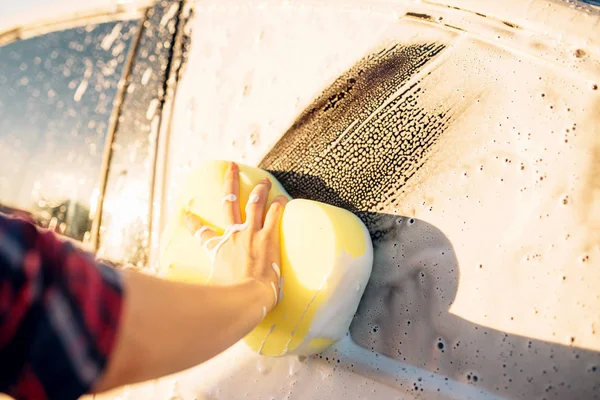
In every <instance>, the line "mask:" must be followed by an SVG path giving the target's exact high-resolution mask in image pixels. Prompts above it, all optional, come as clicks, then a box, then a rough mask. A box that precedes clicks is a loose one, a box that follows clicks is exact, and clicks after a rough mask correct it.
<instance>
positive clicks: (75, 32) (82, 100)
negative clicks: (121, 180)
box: [0, 21, 137, 240]
mask: <svg viewBox="0 0 600 400" xmlns="http://www.w3.org/2000/svg"><path fill="white" fill-rule="evenodd" d="M136 26H137V22H136V21H121V22H110V23H104V24H100V25H88V26H82V27H77V28H73V29H69V30H65V31H61V32H53V33H50V34H46V35H43V36H39V37H35V38H32V39H28V40H24V41H17V42H13V43H10V44H8V45H6V46H3V47H0V160H2V162H1V163H0V209H4V211H9V212H10V211H11V210H14V209H21V210H27V211H29V212H31V213H32V214H33V217H34V218H35V219H36V220H37V222H38V223H39V224H41V225H42V226H44V227H49V228H52V229H54V230H56V231H58V232H60V233H63V234H65V235H67V236H70V237H72V238H75V239H78V240H83V239H84V238H85V237H86V235H89V233H88V232H89V229H90V227H91V222H90V218H89V216H90V200H92V197H94V196H97V195H98V193H97V189H96V187H97V185H98V180H99V177H100V167H101V163H102V153H103V149H104V145H105V143H104V142H105V139H106V134H107V128H108V123H109V119H110V116H111V113H112V107H113V101H114V99H115V96H116V94H117V85H118V82H119V80H120V79H121V75H122V71H123V67H124V62H125V59H126V57H127V52H128V50H129V47H130V44H131V39H132V37H133V34H134V31H135V28H136Z"/></svg>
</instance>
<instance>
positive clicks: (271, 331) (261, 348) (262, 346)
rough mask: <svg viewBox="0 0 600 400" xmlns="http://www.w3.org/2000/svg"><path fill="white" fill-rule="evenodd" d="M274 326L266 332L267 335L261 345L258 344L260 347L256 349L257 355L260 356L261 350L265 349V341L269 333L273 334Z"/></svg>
mask: <svg viewBox="0 0 600 400" xmlns="http://www.w3.org/2000/svg"><path fill="white" fill-rule="evenodd" d="M275 326H276V325H275V324H273V326H271V329H269V332H267V334H266V335H265V338H264V339H263V341H262V343H261V344H260V347H259V349H258V354H260V355H262V351H263V348H264V347H265V343H267V339H268V338H269V336H270V335H271V333H273V331H274V330H275Z"/></svg>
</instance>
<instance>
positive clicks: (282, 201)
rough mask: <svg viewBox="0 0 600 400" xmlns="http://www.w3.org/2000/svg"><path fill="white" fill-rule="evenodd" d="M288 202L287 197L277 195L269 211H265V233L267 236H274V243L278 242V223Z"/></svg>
mask: <svg viewBox="0 0 600 400" xmlns="http://www.w3.org/2000/svg"><path fill="white" fill-rule="evenodd" d="M288 202H289V200H288V199H287V197H285V196H281V195H279V196H277V197H275V199H274V200H273V203H271V206H270V207H269V211H267V216H266V218H265V225H264V229H265V231H267V234H273V235H276V236H275V237H274V238H273V239H274V240H275V242H276V243H277V242H278V240H279V223H280V221H281V216H282V215H283V210H284V208H285V205H286V204H287V203H288Z"/></svg>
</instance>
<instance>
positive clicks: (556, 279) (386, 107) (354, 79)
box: [0, 0, 600, 399]
mask: <svg viewBox="0 0 600 400" xmlns="http://www.w3.org/2000/svg"><path fill="white" fill-rule="evenodd" d="M65 4H67V3H65ZM69 7H70V6H65V7H63V8H62V9H61V10H62V11H61V12H60V13H55V14H54V15H44V19H45V20H46V21H51V23H50V25H48V24H49V23H48V22H44V23H38V22H36V21H39V18H38V16H35V15H34V17H35V18H33V17H28V18H30V19H23V21H24V22H23V23H22V24H17V25H16V27H15V26H11V27H10V29H9V28H6V29H4V28H2V27H5V26H8V25H7V24H6V22H3V20H0V23H1V24H4V25H0V32H2V31H4V32H9V33H10V35H12V36H10V37H9V36H8V33H5V34H1V33H0V40H2V38H4V40H5V42H6V43H7V46H10V45H11V44H10V43H13V44H15V45H16V44H17V42H13V39H14V38H16V37H19V36H18V35H21V36H22V37H23V38H25V39H27V40H29V38H32V39H35V38H36V37H39V35H40V34H42V35H43V34H49V32H50V33H51V32H56V29H54V28H52V26H55V27H56V26H62V25H60V24H58V23H57V21H71V22H69V23H70V24H71V25H69V26H70V27H77V26H79V27H81V26H90V25H94V26H96V24H98V23H99V22H100V23H104V24H112V25H102V24H100V25H99V26H100V28H94V29H91V28H89V29H88V30H89V32H88V30H86V29H84V31H82V32H80V34H81V35H83V37H88V36H91V37H93V38H96V39H90V40H91V43H95V41H96V42H98V46H96V47H97V48H96V51H97V53H95V55H93V57H92V56H85V57H88V58H90V59H91V58H93V59H94V60H96V61H98V60H104V61H102V63H103V64H102V65H101V66H98V68H99V70H100V71H101V72H102V71H104V70H103V68H108V67H110V65H109V64H110V62H111V60H112V59H113V58H111V56H112V57H114V58H116V59H118V61H117V64H118V65H116V66H113V67H110V68H112V70H110V71H108V72H111V71H112V72H111V73H110V74H109V73H108V72H107V74H106V76H105V77H104V78H102V79H100V78H97V81H95V84H96V85H99V86H98V87H97V88H98V90H97V92H98V93H100V94H102V93H110V96H109V97H110V98H111V100H110V101H107V100H102V101H103V102H104V103H102V104H109V103H110V104H112V107H109V106H106V107H104V108H105V109H106V110H104V111H103V112H102V113H100V114H102V118H101V120H97V121H96V120H95V119H94V120H95V121H96V125H95V126H93V127H92V128H89V127H88V130H89V132H90V133H89V137H90V138H92V137H93V138H94V140H95V141H91V139H90V141H86V140H87V139H86V140H83V144H84V145H85V146H86V147H85V148H86V152H87V151H89V152H90V153H89V157H87V158H86V157H83V158H82V157H79V158H78V157H77V154H74V155H71V156H70V155H69V154H65V155H64V157H61V158H64V159H65V160H67V161H66V162H67V163H69V162H70V164H67V165H69V166H71V167H70V169H71V170H78V171H83V172H85V174H86V175H85V177H84V178H81V179H83V180H84V181H85V182H84V183H82V184H81V187H82V188H81V189H80V192H84V193H85V195H80V194H79V193H80V192H76V194H73V193H75V192H69V196H70V197H69V199H71V200H72V201H74V203H73V204H76V201H75V200H78V199H79V200H80V201H81V199H84V198H85V199H87V201H86V202H85V204H84V205H83V207H84V208H85V207H87V208H86V209H83V208H81V209H76V208H75V206H72V205H71V203H68V204H66V203H64V202H62V200H61V199H53V198H49V197H48V196H47V195H46V196H45V197H44V196H41V195H40V193H42V190H41V189H40V188H44V187H45V186H44V184H45V182H47V181H48V179H46V180H44V181H42V182H40V183H38V184H36V183H35V179H33V178H26V176H25V175H24V174H21V175H19V174H20V170H16V171H15V170H11V171H13V172H11V175H9V174H8V173H6V175H5V176H4V177H0V179H2V178H4V179H5V181H6V182H9V179H8V178H11V177H14V176H23V178H22V181H19V184H20V185H24V183H22V182H28V181H27V179H30V180H31V184H30V185H29V186H30V187H31V190H30V189H27V190H25V191H24V193H26V195H23V196H24V198H27V200H28V201H29V200H30V197H28V196H30V195H31V194H32V193H35V195H36V196H38V197H36V198H35V203H36V204H37V205H38V208H40V209H42V210H41V211H40V210H37V209H36V210H33V209H32V208H31V207H30V209H29V211H31V212H33V213H34V215H37V216H39V215H46V216H45V217H44V218H42V220H41V221H40V222H41V223H42V224H43V225H45V226H48V225H51V226H52V227H54V228H55V229H56V228H57V227H58V229H57V230H59V232H62V233H66V234H69V232H71V236H72V237H75V238H76V239H79V240H81V243H83V244H84V245H85V246H86V247H87V248H89V249H91V250H94V251H97V252H98V254H99V256H100V257H104V258H108V259H110V260H112V261H116V262H120V263H123V264H132V265H134V266H136V267H137V268H139V269H140V270H142V271H145V272H147V273H153V272H155V271H156V270H157V268H159V266H158V264H157V258H158V257H157V255H158V249H159V247H160V246H159V245H160V233H161V230H162V228H163V227H164V224H165V221H166V220H167V219H168V218H169V213H170V212H171V209H172V208H173V206H174V201H175V198H176V196H177V193H178V190H179V185H180V184H181V182H182V181H183V179H182V178H183V177H184V176H185V174H186V172H188V171H189V170H190V169H192V168H194V167H195V166H196V165H197V164H198V163H200V162H202V161H205V160H209V159H231V160H235V161H238V162H240V163H246V164H250V165H259V166H261V167H263V168H266V169H269V170H271V171H273V172H274V173H275V175H276V176H277V177H278V179H279V180H280V181H281V182H282V183H283V185H284V186H285V187H286V189H288V191H289V192H290V194H291V195H292V196H294V197H307V198H311V199H315V200H320V201H324V202H327V203H331V204H335V205H338V206H342V207H345V208H347V209H350V210H352V211H353V212H356V213H357V214H358V215H359V216H360V217H361V218H362V219H363V221H365V223H366V224H367V226H368V228H369V230H370V232H371V234H372V237H373V242H374V246H375V263H374V267H373V275H372V277H371V281H370V283H369V286H368V287H367V289H366V291H365V295H364V297H363V299H362V300H361V305H360V306H359V310H358V312H357V315H356V317H355V319H354V321H353V324H352V326H351V328H350V332H349V335H348V337H347V338H346V339H345V340H343V341H342V342H340V343H338V344H336V345H335V346H334V347H333V348H332V349H330V350H328V351H327V352H325V353H324V354H322V355H319V356H316V357H310V358H308V359H299V358H297V357H283V358H277V359H271V358H265V357H261V356H258V355H256V354H253V353H251V352H250V351H249V350H248V349H247V348H246V347H245V346H244V344H243V343H239V344H237V345H235V346H234V347H232V348H231V349H229V350H228V351H227V352H225V353H224V354H222V355H220V356H219V357H216V358H215V359H213V360H211V361H209V362H207V363H205V364H203V365H201V366H198V367H196V368H193V369H191V370H188V371H185V372H182V373H180V374H177V375H174V376H172V377H166V378H163V379H160V380H157V381H154V382H150V383H145V384H141V385H135V386H132V387H127V388H122V389H118V390H116V391H114V392H112V393H109V394H106V395H102V396H96V397H98V398H144V399H150V398H182V399H188V398H189V399H194V398H206V399H213V398H227V399H237V398H302V399H304V398H311V399H312V398H314V399H326V398H343V397H347V398H382V399H388V398H389V399H393V398H428V399H429V398H443V399H449V398H452V399H467V398H474V399H475V398H511V399H521V398H527V399H528V398H547V399H552V398H555V399H565V398H581V399H584V398H585V399H587V398H590V399H591V398H595V397H598V396H600V384H599V382H600V334H599V333H598V329H599V327H600V319H599V318H600V312H598V311H599V310H600V299H599V298H598V287H599V286H598V285H599V284H600V272H598V271H599V270H598V268H597V267H598V265H600V233H599V232H600V185H599V184H598V182H599V181H598V177H599V176H600V170H599V169H598V168H600V167H599V165H600V139H598V138H600V128H599V127H600V124H599V122H600V90H598V85H600V64H599V62H598V60H600V12H599V11H598V9H597V8H594V7H592V6H590V5H585V4H583V3H563V2H554V1H545V0H529V1H510V2H492V1H488V2H479V1H474V0H473V1H472V0H446V1H441V0H440V1H437V0H436V1H423V2H421V1H417V2H414V1H388V0H381V1H375V0H372V1H368V2H365V1H358V0H356V1H354V0H344V1H341V0H340V1H329V2H325V1H311V2H305V3H297V2H291V1H274V0H273V1H270V0H265V1H262V2H239V1H229V0H221V1H203V2H197V3H191V2H189V3H188V2H179V1H167V0H163V1H159V2H158V3H156V4H154V3H152V4H151V3H147V2H145V3H141V2H140V3H136V2H133V3H125V2H122V3H119V4H116V3H114V2H109V1H100V0H97V3H94V7H91V6H90V7H84V6H83V5H78V7H81V8H80V9H73V10H71V12H70V13H69V12H67V9H69ZM94 10H95V11H94ZM98 10H101V11H98ZM40 18H41V16H40ZM87 18H90V19H89V20H88V19H87ZM73 21H75V22H74V23H73ZM128 21H129V22H128ZM119 24H121V25H120V27H119V28H118V29H117V28H116V27H117V26H119ZM13 25H14V24H13ZM102 26H104V28H102ZM27 27H31V29H30V30H28V29H27ZM141 27H143V28H141ZM98 29H105V30H104V31H102V30H100V31H98ZM27 32H31V33H30V34H28V33H27ZM94 32H96V33H94ZM125 32H126V33H127V35H126V37H125V36H123V35H125ZM96 34H97V36H94V35H96ZM15 35H17V36H15ZM76 37H77V35H75V36H73V39H70V40H71V41H69V43H72V42H73V43H74V44H73V45H72V46H71V47H72V49H71V47H69V45H68V43H67V46H66V47H67V48H69V49H71V50H72V51H74V52H79V53H81V51H79V50H77V49H78V48H79V47H80V46H79V42H77V40H76ZM70 38H71V37H70ZM107 38H108V39H107ZM9 39H10V43H9ZM119 41H121V42H123V43H122V44H120V42H119ZM125 42H126V43H125ZM23 43H25V41H24V42H23ZM83 43H84V44H85V43H86V42H85V40H84V42H83ZM88 45H89V43H88ZM42 47H43V46H42ZM115 47H118V48H119V51H116V50H115ZM4 48H5V49H6V48H7V47H6V46H5V47H4ZM43 48H44V47H43ZM1 50H2V48H0V62H1V60H2V57H3V53H2V52H1ZM113 51H114V55H113ZM52 54H53V53H52V51H50V52H49V57H50V58H52ZM73 54H74V55H72V56H71V55H69V56H65V61H64V62H65V63H66V62H67V60H69V59H74V60H76V59H78V58H77V57H80V58H83V59H85V57H84V56H77V55H76V53H73ZM32 57H35V54H34V55H33V56H32ZM60 57H61V56H60V54H59V55H58V56H57V57H56V58H55V59H58V60H60ZM103 57H105V59H104V58H103ZM42 61H44V60H42ZM73 62H75V61H73ZM98 62H99V61H98ZM40 64H41V65H43V63H40ZM107 66H108V67H107ZM51 67H52V65H51ZM28 68H29V67H28ZM95 68H96V67H95V66H93V68H92V70H93V71H95ZM73 70H74V71H75V70H77V71H78V73H79V77H78V78H77V79H71V77H68V78H70V79H68V80H67V81H68V82H67V85H71V86H72V87H69V90H70V91H66V92H65V93H68V94H69V96H73V101H72V102H71V103H68V102H67V104H66V106H65V107H66V108H67V110H69V109H73V110H74V111H75V113H74V114H73V113H70V114H68V115H67V117H69V118H74V119H78V118H79V119H81V116H82V115H83V116H86V115H87V114H85V113H83V109H84V108H85V107H80V105H81V104H82V103H84V102H85V101H87V100H86V97H85V96H88V95H92V94H93V93H91V92H89V90H90V89H89V88H91V87H93V85H92V84H91V83H90V82H92V80H93V79H95V78H94V77H96V75H95V74H96V73H95V72H91V73H90V72H86V71H88V69H87V64H86V63H85V62H83V64H82V66H81V67H80V68H79V69H77V68H75V67H74V69H73ZM60 72H61V73H63V74H64V73H65V72H64V69H63V70H60ZM66 73H71V72H70V71H69V72H66ZM102 73H104V72H102ZM0 74H1V72H0ZM0 78H1V76H0ZM19 79H23V77H21V76H19ZM86 79H87V80H88V81H89V82H88V83H86V84H85V86H86V88H87V89H80V88H81V87H82V86H81V85H82V82H84V80H86ZM72 81H75V83H74V84H71V82H72ZM105 81H109V83H106V87H105V86H104V85H105V83H104V82H105ZM26 86H27V85H26ZM52 90H53V91H54V92H56V94H55V95H53V96H51V97H52V98H54V97H55V96H57V95H59V94H60V93H61V92H60V91H59V90H56V89H52ZM81 92H83V93H81ZM78 93H79V94H78ZM65 96H66V95H65ZM58 97H60V96H58ZM69 98H71V97H69ZM77 98H79V100H77V101H75V100H76V99H77ZM69 101H71V100H69ZM89 101H90V102H93V108H94V110H95V109H96V108H97V104H99V103H100V102H101V99H100V97H98V98H96V97H93V98H92V99H89ZM47 102H48V104H50V103H51V105H53V107H54V104H55V103H52V102H54V100H50V99H48V100H47ZM86 104H87V103H86ZM90 104H92V103H90ZM45 106H46V105H45ZM89 107H92V106H88V108H89ZM50 109H53V108H50ZM71 114H73V115H71ZM96 114H97V113H96ZM96 114H93V115H92V114H90V116H89V118H92V117H93V118H96V117H94V115H96ZM0 115H1V106H0ZM32 115H33V114H32ZM44 115H49V114H48V113H46V114H44ZM1 119H2V118H1V117H0V123H1ZM63 120H64V119H61V121H63ZM67 120H68V118H67ZM23 124H24V122H23ZM86 124H87V122H86ZM75 126H76V127H80V128H81V126H79V125H77V124H75ZM98 126H100V127H101V128H102V129H100V130H101V131H102V132H103V133H101V134H99V133H98V129H99V128H98ZM57 129H58V128H57ZM74 131H77V132H79V131H78V130H77V129H75V128H73V129H71V130H70V131H69V132H70V133H72V132H74ZM80 131H81V132H83V131H85V130H84V129H80ZM40 132H42V133H41V134H40V135H42V134H43V135H46V134H47V132H48V131H47V130H41V131H40ZM86 132H87V131H86ZM43 135H42V136H39V137H40V138H44V137H45V136H43ZM79 135H83V134H81V133H80V134H79ZM17 136H18V135H16V134H15V135H14V137H13V138H12V140H13V141H18V140H21V139H19V138H18V137H17ZM83 136H85V135H83ZM73 137H74V138H75V139H72V141H73V142H75V141H76V140H78V139H77V138H79V137H80V136H78V135H76V134H74V136H73ZM85 137H86V138H87V137H88V136H85ZM1 138H2V136H1V134H0V139H1ZM5 143H6V142H5ZM11 143H12V142H11ZM15 143H16V142H15ZM61 143H68V142H65V141H64V140H63V141H61ZM101 144H102V145H103V146H101V147H102V148H103V150H102V151H99V150H98V148H100V147H99V146H100V145H101ZM1 146H2V142H0V154H9V153H10V154H11V156H13V157H17V155H18V154H17V153H18V152H16V151H15V150H14V149H15V148H16V145H11V146H12V147H8V145H6V144H5V146H6V147H5V148H8V149H10V151H9V152H5V153H1V151H2V147H1ZM82 146H83V145H82ZM55 147H56V146H55ZM92 149H93V150H92ZM57 151H58V150H56V148H51V149H45V148H44V152H43V153H44V154H50V155H52V154H54V153H55V152H57ZM76 153H78V152H76ZM92 153H93V154H92ZM15 154H16V155H15ZM24 154H25V155H21V156H19V157H20V158H15V161H14V162H12V161H11V163H10V165H16V166H18V165H26V163H25V162H23V161H22V160H27V159H28V156H27V155H28V154H29V153H24ZM92 156H93V157H92ZM5 157H8V156H5ZM69 157H70V158H71V161H69V159H70V158H69ZM94 157H95V158H94ZM90 158H93V159H94V160H96V161H95V164H94V165H93V166H89V165H87V164H86V162H87V161H86V160H89V159H90ZM19 160H21V161H19ZM19 162H20V164H19ZM56 165H59V166H60V163H59V162H57V163H56ZM39 168H41V167H39ZM24 169H25V167H21V170H24ZM5 171H6V169H5ZM90 171H91V172H90ZM93 171H96V172H97V174H96V175H94V172H93ZM59 172H60V171H59ZM41 173H42V171H41V169H40V171H36V173H35V174H34V175H35V176H36V177H37V176H39V175H40V174H41ZM50 176H54V177H55V179H57V181H56V182H58V183H59V184H60V182H63V181H64V182H79V178H77V177H75V178H71V177H66V178H64V180H63V181H60V180H58V176H59V174H58V172H56V171H54V170H51V169H50ZM61 179H62V178H61ZM11 182H14V179H12V178H11V179H10V182H9V183H8V184H5V187H13V186H8V185H9V184H11V185H16V184H14V183H11ZM67 186H69V185H66V184H60V185H59V189H60V188H62V187H67ZM15 187H16V186H15ZM1 189H2V183H1V182H0V190H1ZM34 189H35V190H34ZM48 190H50V189H48ZM73 199H75V200H73ZM55 200H56V201H55ZM58 200H61V201H58ZM0 201H2V197H0ZM8 206H13V207H14V206H15V204H8ZM61 207H62V208H61ZM25 208H27V207H25ZM61 209H62V211H61ZM69 210H71V214H69ZM44 213H45V214H44ZM69 215H71V217H69ZM73 215H84V216H85V217H86V220H87V225H85V224H84V225H80V226H83V228H81V227H79V228H77V229H73V230H71V231H69V227H70V226H71V225H73V223H72V222H71V221H76V220H77V219H76V218H74V217H73ZM38 218H39V217H38ZM53 221H54V222H53ZM61 224H64V225H61ZM61 226H62V228H61ZM84 231H85V232H84ZM86 232H87V233H86Z"/></svg>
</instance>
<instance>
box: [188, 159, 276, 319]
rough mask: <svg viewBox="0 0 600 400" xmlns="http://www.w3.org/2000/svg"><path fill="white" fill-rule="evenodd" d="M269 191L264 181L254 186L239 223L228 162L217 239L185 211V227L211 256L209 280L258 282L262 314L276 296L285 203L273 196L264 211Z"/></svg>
mask: <svg viewBox="0 0 600 400" xmlns="http://www.w3.org/2000/svg"><path fill="white" fill-rule="evenodd" d="M270 189H271V182H270V181H269V180H268V179H263V180H262V181H260V182H259V183H258V185H256V186H255V187H254V189H253V190H252V193H251V194H250V197H249V200H248V204H247V205H246V221H244V222H243V223H242V217H241V209H240V203H239V197H240V194H239V192H240V180H239V168H238V166H237V165H236V164H235V163H231V164H230V166H229V168H228V169H227V172H226V173H225V184H224V192H223V201H222V202H223V212H224V215H225V221H226V223H227V224H228V228H227V229H226V230H225V233H224V234H223V235H222V236H219V235H218V234H217V233H216V232H215V230H214V229H212V228H211V227H209V226H205V225H203V224H202V220H201V219H200V218H198V217H197V216H195V215H193V214H191V213H189V212H188V213H187V215H186V225H187V228H188V229H189V231H190V232H191V233H192V234H193V235H194V237H195V238H196V240H198V241H199V243H201V244H202V245H203V246H204V248H205V249H206V250H207V251H208V252H209V255H210V256H211V259H212V262H213V273H212V275H211V279H210V280H211V281H212V282H214V283H225V282H226V283H236V282H241V281H244V280H252V281H256V282H259V283H260V284H261V285H263V286H264V288H265V289H266V295H267V296H268V297H267V298H268V299H270V301H268V302H267V304H266V305H265V307H266V308H267V309H266V312H268V311H270V310H271V309H272V308H273V307H275V305H276V304H277V302H278V300H279V297H280V279H281V276H280V275H281V272H280V267H279V266H280V265H281V246H280V237H279V223H280V220H281V215H282V214H283V210H284V208H285V205H286V204H287V202H288V199H287V198H286V197H285V196H277V197H276V198H275V199H274V200H273V202H272V203H271V205H270V206H269V208H268V210H267V198H268V195H269V190H270ZM265 211H266V216H265ZM225 271H227V272H228V273H225ZM227 275H229V276H228V278H226V279H224V278H223V276H227ZM232 280H233V281H232Z"/></svg>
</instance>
